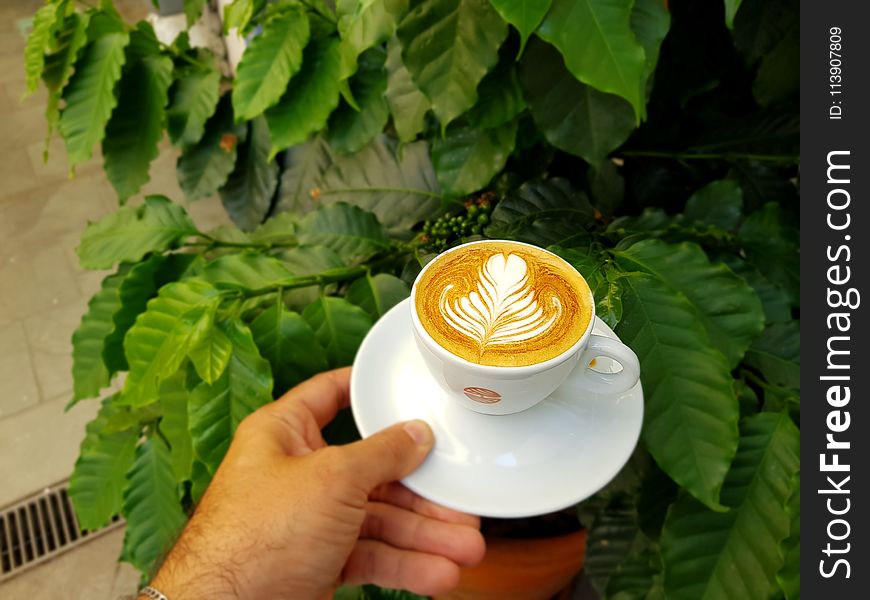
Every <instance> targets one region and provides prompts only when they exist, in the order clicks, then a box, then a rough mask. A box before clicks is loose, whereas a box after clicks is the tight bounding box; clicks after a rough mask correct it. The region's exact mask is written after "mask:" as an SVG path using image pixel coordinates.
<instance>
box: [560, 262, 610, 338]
mask: <svg viewBox="0 0 870 600" xmlns="http://www.w3.org/2000/svg"><path fill="white" fill-rule="evenodd" d="M549 250H550V251H551V252H555V253H556V254H558V255H559V256H561V257H562V258H564V259H565V260H567V261H568V262H569V263H571V266H573V267H574V268H575V269H577V270H578V271H579V272H580V274H581V275H583V278H584V279H585V280H586V283H588V284H589V289H591V290H592V295H593V296H594V297H595V314H596V316H598V318H600V319H601V320H602V321H604V322H605V323H607V324H608V325H609V326H610V327H611V328H612V329H615V328H616V326H617V325H618V324H619V321H620V320H622V281H621V279H622V278H621V276H620V274H619V271H618V270H617V269H614V268H612V267H611V266H609V265H606V264H605V262H604V258H603V257H601V256H600V255H598V254H597V253H593V252H592V251H590V250H588V249H587V250H582V249H566V248H561V247H558V246H551V247H550V248H549Z"/></svg>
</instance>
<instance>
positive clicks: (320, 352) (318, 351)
mask: <svg viewBox="0 0 870 600" xmlns="http://www.w3.org/2000/svg"><path fill="white" fill-rule="evenodd" d="M251 334H252V335H253V336H254V343H255V344H256V345H257V348H259V349H260V353H261V354H262V355H263V358H265V359H266V360H268V361H269V364H270V365H271V366H272V373H274V376H275V391H276V392H278V393H283V392H285V391H287V390H289V389H290V388H292V387H293V386H294V385H296V384H298V383H301V382H302V381H304V380H306V379H308V378H309V377H312V376H313V375H316V374H317V373H320V372H321V371H325V370H326V369H328V368H329V362H328V361H327V357H326V351H325V350H324V349H323V348H322V347H321V346H320V342H318V341H317V337H316V336H315V335H314V330H312V329H311V326H310V325H309V324H308V323H307V322H306V321H305V319H303V318H302V317H301V316H300V315H299V313H296V312H293V311H289V310H287V309H286V308H285V307H284V303H283V300H281V299H279V300H278V301H277V302H275V304H274V305H273V306H272V307H270V308H268V309H266V310H265V311H264V312H263V313H261V314H260V316H258V317H257V318H256V319H254V322H253V323H251Z"/></svg>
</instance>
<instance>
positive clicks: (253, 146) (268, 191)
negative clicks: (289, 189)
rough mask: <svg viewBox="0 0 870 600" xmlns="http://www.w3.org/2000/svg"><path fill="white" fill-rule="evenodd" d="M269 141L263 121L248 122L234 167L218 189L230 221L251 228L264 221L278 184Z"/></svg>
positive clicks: (246, 229) (276, 166)
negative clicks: (245, 136) (247, 128)
mask: <svg viewBox="0 0 870 600" xmlns="http://www.w3.org/2000/svg"><path fill="white" fill-rule="evenodd" d="M271 145H272V140H271V139H270V138H269V128H268V126H267V125H266V120H265V119H263V118H262V117H258V118H256V119H254V120H253V121H251V124H250V131H249V133H248V137H247V139H246V140H245V142H244V143H243V144H242V145H241V146H240V147H239V149H238V158H237V160H236V166H235V169H233V172H232V173H230V176H229V178H228V179H227V182H226V183H225V184H224V186H223V187H222V188H221V189H220V195H221V202H222V203H223V205H224V209H226V211H227V214H229V215H230V218H232V220H233V222H234V223H235V224H236V225H238V226H239V227H240V228H241V229H242V230H244V231H251V230H252V229H254V228H255V227H256V226H257V225H259V224H260V223H262V222H263V220H264V219H265V218H266V215H267V214H268V212H269V208H271V206H272V196H274V194H275V188H276V187H277V186H278V165H277V163H275V161H273V160H271V159H270V158H269V149H270V148H271Z"/></svg>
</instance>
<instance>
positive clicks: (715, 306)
mask: <svg viewBox="0 0 870 600" xmlns="http://www.w3.org/2000/svg"><path fill="white" fill-rule="evenodd" d="M615 254H616V260H617V262H618V263H619V264H620V265H621V266H622V267H623V268H624V269H625V270H627V271H643V272H646V273H650V274H651V275H654V276H656V277H658V278H659V279H661V280H662V281H664V282H665V283H666V284H667V285H669V286H670V287H672V288H673V289H674V290H675V291H677V292H680V293H682V294H683V295H685V296H686V298H688V299H689V301H690V302H692V304H694V305H695V306H696V307H697V309H698V312H699V313H700V315H701V316H702V322H703V324H704V327H705V329H706V330H707V334H708V335H709V337H710V342H711V343H712V345H713V347H714V348H717V349H719V350H720V351H721V352H722V354H724V355H725V358H727V359H728V364H729V365H730V367H731V368H734V367H736V366H737V363H739V362H740V359H742V358H743V354H744V353H745V352H746V350H747V349H748V348H749V345H750V344H751V343H752V340H754V339H755V338H756V337H758V335H759V334H761V332H762V330H763V329H764V311H763V309H762V307H761V301H760V300H759V299H758V296H757V295H756V294H755V291H754V290H753V289H752V288H750V287H749V285H748V284H747V283H746V282H745V281H743V280H742V279H741V278H740V277H738V276H736V275H735V274H734V273H733V272H732V271H731V269H729V268H728V267H727V266H725V265H724V264H716V263H712V262H710V260H709V259H708V258H707V255H706V254H704V251H703V250H702V249H701V247H700V246H697V245H695V244H692V243H691V242H684V243H682V244H679V245H675V244H666V243H664V242H662V241H660V240H644V241H642V242H638V243H637V244H634V245H633V246H631V247H630V248H627V249H625V250H619V251H616V253H615ZM701 281H703V282H704V284H703V285H699V284H698V282H701Z"/></svg>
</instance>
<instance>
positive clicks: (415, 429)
mask: <svg viewBox="0 0 870 600" xmlns="http://www.w3.org/2000/svg"><path fill="white" fill-rule="evenodd" d="M405 432H406V433H407V434H408V435H409V436H410V437H411V439H412V440H414V443H416V444H419V445H420V446H423V445H425V444H428V443H429V440H430V439H431V437H432V430H431V429H429V426H428V425H427V424H426V423H425V422H424V421H420V420H419V419H417V420H415V421H408V422H407V423H405Z"/></svg>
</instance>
